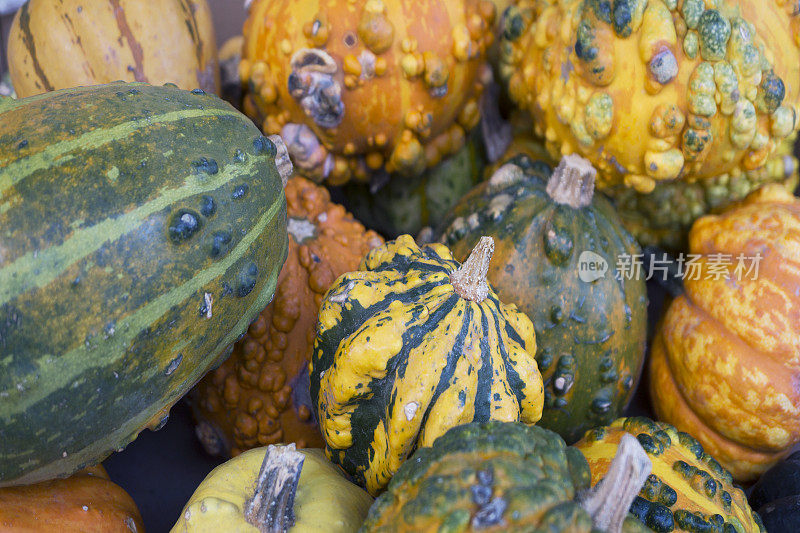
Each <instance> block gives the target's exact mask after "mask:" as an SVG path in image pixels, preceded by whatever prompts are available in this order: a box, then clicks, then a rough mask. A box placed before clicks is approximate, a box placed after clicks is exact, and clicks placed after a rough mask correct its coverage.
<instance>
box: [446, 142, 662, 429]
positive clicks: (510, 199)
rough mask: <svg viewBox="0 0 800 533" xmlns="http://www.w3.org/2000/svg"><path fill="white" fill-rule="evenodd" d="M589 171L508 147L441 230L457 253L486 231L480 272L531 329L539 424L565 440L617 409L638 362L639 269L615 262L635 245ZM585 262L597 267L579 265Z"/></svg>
mask: <svg viewBox="0 0 800 533" xmlns="http://www.w3.org/2000/svg"><path fill="white" fill-rule="evenodd" d="M595 175H596V172H595V170H594V168H592V166H591V165H590V164H589V163H588V161H587V160H585V159H583V158H581V157H580V156H574V155H573V156H565V157H564V159H563V160H562V161H561V163H560V164H559V166H558V167H557V168H556V169H555V171H553V170H552V169H551V168H550V167H549V166H548V165H547V164H545V163H543V162H541V161H532V160H531V159H530V158H529V157H527V156H525V155H521V156H517V157H514V158H512V159H511V160H510V162H509V163H506V164H505V165H504V166H503V167H501V168H500V169H499V170H497V171H496V172H495V173H494V175H493V176H492V177H491V178H490V179H489V180H488V181H487V182H485V183H483V184H481V185H479V186H477V187H476V188H475V189H473V190H472V191H471V192H470V193H469V194H467V195H466V196H465V197H464V198H463V199H462V200H461V201H460V202H459V203H458V204H457V205H456V206H455V208H454V209H453V210H452V211H451V212H450V213H449V214H448V216H447V218H446V219H445V221H444V223H443V224H442V228H441V230H440V234H441V240H442V242H444V243H445V244H446V245H447V246H449V247H450V249H451V250H452V252H453V255H454V257H455V258H456V259H463V258H464V257H465V256H466V255H467V254H468V253H469V250H470V249H471V248H472V247H473V246H474V245H475V243H476V242H477V241H478V239H480V238H481V236H482V235H488V236H491V237H492V238H493V239H494V241H495V243H496V246H495V261H493V263H492V264H491V265H490V267H489V274H488V278H489V281H490V282H491V284H492V286H493V287H494V288H495V290H496V291H497V293H498V296H499V298H500V299H501V300H502V301H505V302H510V303H514V304H516V305H517V306H518V307H519V309H520V310H521V311H523V312H524V313H526V314H527V316H528V317H530V319H531V320H532V321H533V325H534V328H535V329H536V346H537V352H536V361H537V363H538V364H539V369H540V371H541V372H542V376H543V379H544V387H545V392H544V413H543V414H542V420H541V422H540V425H542V426H543V427H545V428H548V429H551V430H553V431H556V432H557V433H559V434H560V435H561V436H562V437H563V438H564V439H565V440H566V441H567V442H568V443H572V442H575V441H576V440H578V439H579V438H580V437H581V436H582V435H583V433H585V432H586V430H587V429H589V428H591V427H595V426H598V425H605V424H609V423H611V422H612V421H613V420H614V419H616V418H617V417H618V416H619V415H620V414H621V413H622V410H623V409H624V408H625V406H626V405H627V404H628V402H629V400H630V398H631V396H632V395H633V392H634V390H635V389H636V385H637V383H638V381H639V376H640V374H641V370H642V365H643V363H644V347H645V336H646V327H647V293H646V288H645V282H644V277H643V276H635V275H630V274H631V273H627V272H625V273H623V272H620V271H619V270H618V262H619V261H620V258H624V257H629V258H630V259H631V261H632V260H633V258H635V257H637V255H638V254H640V253H641V252H640V250H639V247H638V245H637V244H636V242H635V241H634V239H633V237H631V236H630V234H628V233H627V232H626V231H625V229H624V228H623V227H622V224H621V222H620V220H619V217H618V215H617V214H616V212H615V210H614V208H613V207H612V205H611V204H610V203H609V202H608V200H606V199H605V198H604V197H603V196H602V195H601V194H599V193H595V191H594V179H595ZM590 266H593V267H596V270H582V269H587V268H588V267H590Z"/></svg>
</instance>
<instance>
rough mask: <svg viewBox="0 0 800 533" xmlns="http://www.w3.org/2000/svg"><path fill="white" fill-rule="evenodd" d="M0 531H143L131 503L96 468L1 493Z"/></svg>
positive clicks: (120, 490) (129, 498) (103, 470)
mask: <svg viewBox="0 0 800 533" xmlns="http://www.w3.org/2000/svg"><path fill="white" fill-rule="evenodd" d="M0 530H1V531H4V532H8V533H15V532H19V533H22V532H26V533H33V532H37V531H41V532H52V531H57V532H58V533H92V532H98V533H100V532H102V533H117V532H119V533H133V532H139V533H142V532H143V531H144V526H143V525H142V517H141V515H140V514H139V509H137V508H136V504H135V503H134V501H133V499H132V498H131V497H130V496H129V495H128V493H127V492H125V491H124V490H123V489H122V488H121V487H120V486H119V485H116V484H114V483H112V482H111V480H109V478H108V474H107V473H106V471H105V469H104V468H103V467H102V466H101V465H98V466H93V467H90V468H86V469H84V470H81V471H80V472H78V473H76V474H74V475H73V476H72V477H68V478H66V479H54V480H52V481H43V482H41V483H37V484H35V485H25V486H21V487H5V488H2V489H0Z"/></svg>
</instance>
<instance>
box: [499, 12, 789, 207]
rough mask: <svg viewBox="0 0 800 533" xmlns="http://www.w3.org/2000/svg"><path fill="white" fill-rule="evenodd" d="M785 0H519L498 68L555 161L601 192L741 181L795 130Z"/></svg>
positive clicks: (507, 18)
mask: <svg viewBox="0 0 800 533" xmlns="http://www.w3.org/2000/svg"><path fill="white" fill-rule="evenodd" d="M795 10H796V6H795V5H794V4H793V3H791V2H785V1H783V0H740V1H733V0H706V1H704V0H649V1H648V0H616V1H613V2H612V1H610V0H559V1H556V0H519V1H518V2H517V3H516V5H515V6H512V7H511V8H509V9H507V10H506V13H505V24H504V28H505V30H504V34H503V39H504V42H503V43H502V45H501V49H502V52H503V58H502V61H503V63H504V64H503V65H502V67H501V70H502V72H503V77H504V78H505V80H506V82H507V86H508V91H509V93H510V95H511V98H512V99H513V100H514V101H515V102H516V103H517V104H518V105H519V106H520V107H522V108H523V109H526V110H528V111H530V112H531V113H532V115H533V116H534V121H535V127H536V131H537V133H538V134H539V135H540V136H542V137H544V138H545V139H546V141H547V146H548V149H549V150H550V151H551V153H552V154H553V155H554V156H556V155H560V154H568V153H580V154H581V155H584V156H585V157H587V158H588V159H589V160H591V162H592V164H593V165H594V166H595V167H596V168H597V169H598V171H599V175H598V176H599V177H598V185H599V186H600V188H601V189H605V188H607V187H609V186H614V185H619V184H623V185H625V186H627V187H630V188H633V189H635V190H636V191H638V192H641V193H645V194H646V193H649V192H652V191H653V189H654V188H655V187H656V185H657V184H658V183H661V182H667V181H670V180H680V181H685V182H688V183H691V182H693V181H695V180H704V179H713V178H716V177H719V176H722V175H724V174H729V175H731V176H733V177H735V178H736V177H738V176H741V175H742V174H743V173H745V172H746V171H751V170H755V169H757V168H759V167H761V166H763V165H764V164H766V162H767V161H768V159H769V157H770V156H771V155H772V154H774V153H775V152H776V150H777V149H778V147H779V145H780V143H781V142H782V141H783V140H784V139H786V138H787V137H789V136H790V135H792V134H793V133H794V132H795V131H796V130H797V128H798V110H800V107H799V103H798V99H799V98H800V82H798V80H800V39H798V32H799V31H800V27H798V25H797V24H796V22H795V16H794V15H795Z"/></svg>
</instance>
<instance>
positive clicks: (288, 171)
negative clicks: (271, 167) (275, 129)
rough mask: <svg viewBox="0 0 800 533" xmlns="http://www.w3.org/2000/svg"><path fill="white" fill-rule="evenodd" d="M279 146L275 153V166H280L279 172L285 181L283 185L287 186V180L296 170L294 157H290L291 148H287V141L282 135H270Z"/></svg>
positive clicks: (276, 146)
mask: <svg viewBox="0 0 800 533" xmlns="http://www.w3.org/2000/svg"><path fill="white" fill-rule="evenodd" d="M267 138H268V139H269V140H270V141H272V143H273V144H274V145H275V148H277V151H278V152H277V154H276V155H275V166H276V167H278V174H280V176H281V182H282V183H283V187H284V188H285V187H286V182H288V181H289V178H291V177H292V172H294V166H293V165H292V159H291V158H290V157H289V149H288V148H286V143H285V142H283V138H281V136H280V135H270V136H269V137H267Z"/></svg>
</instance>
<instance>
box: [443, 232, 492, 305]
mask: <svg viewBox="0 0 800 533" xmlns="http://www.w3.org/2000/svg"><path fill="white" fill-rule="evenodd" d="M493 253H494V240H493V239H492V238H491V237H481V240H480V241H478V244H477V245H475V248H474V249H473V250H472V252H471V253H470V254H469V257H468V258H467V260H466V261H464V263H463V264H462V265H461V266H460V267H458V270H456V271H455V272H453V273H452V274H450V282H451V283H452V284H453V288H454V289H455V291H456V294H458V295H459V296H461V297H462V298H466V299H467V300H471V301H473V302H477V303H480V302H482V301H484V300H485V299H486V297H487V296H488V295H489V284H488V283H487V281H486V274H487V273H488V272H489V262H490V261H491V260H492V254H493Z"/></svg>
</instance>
